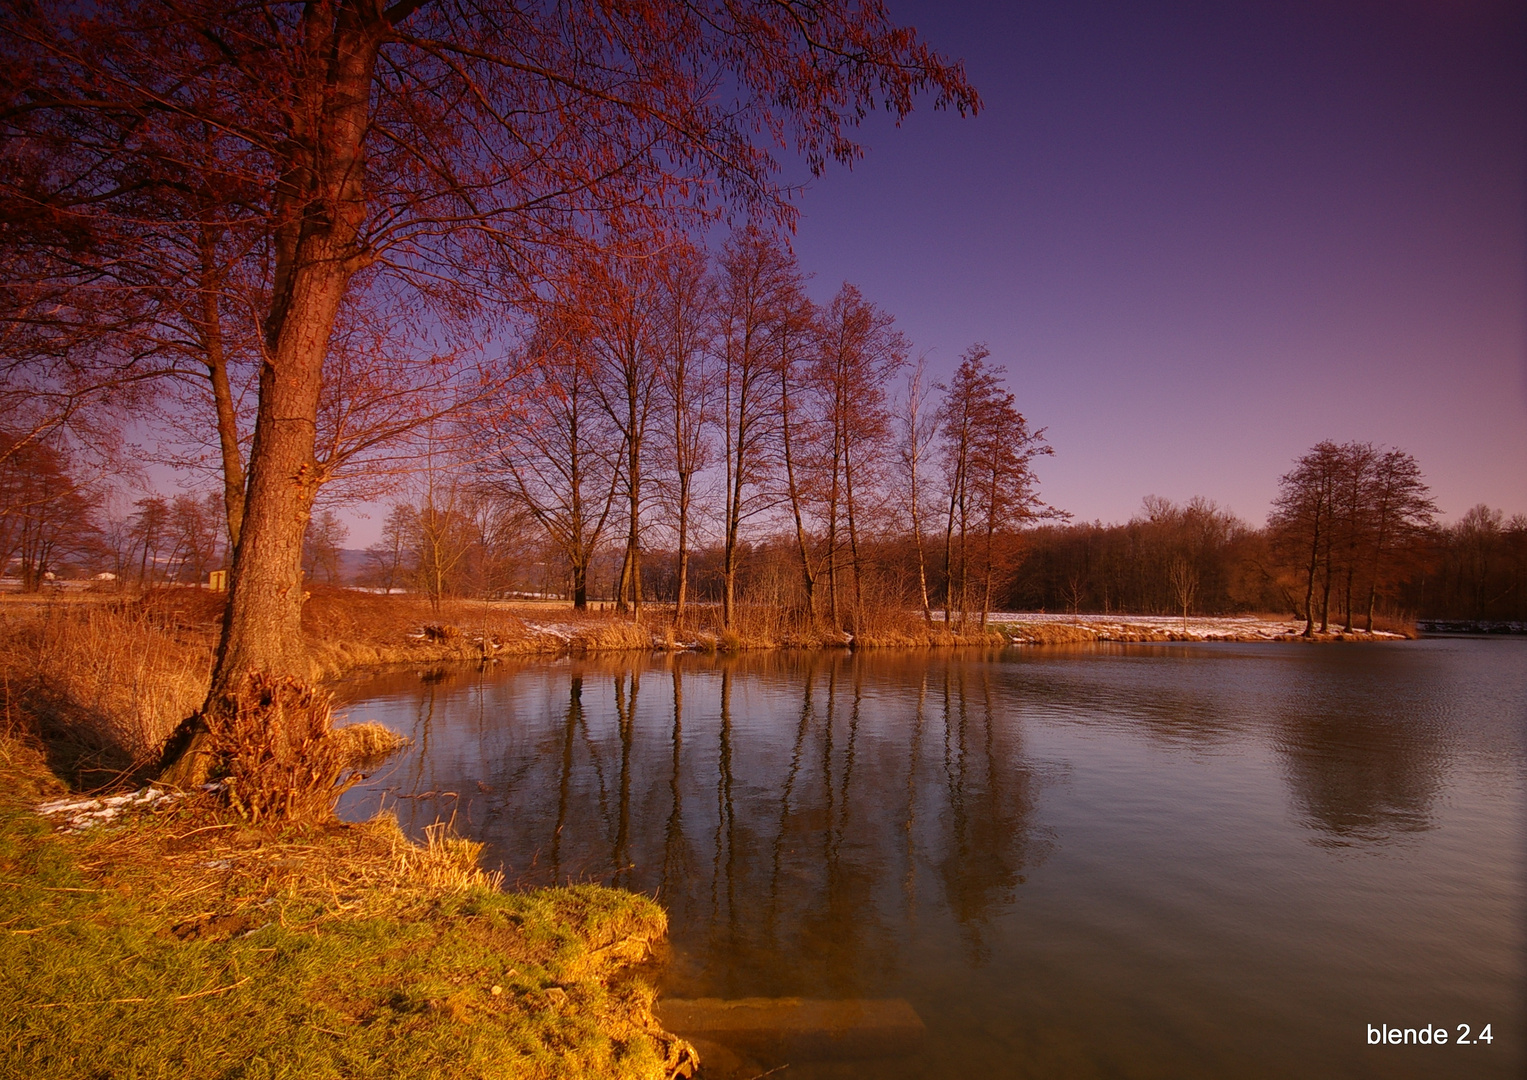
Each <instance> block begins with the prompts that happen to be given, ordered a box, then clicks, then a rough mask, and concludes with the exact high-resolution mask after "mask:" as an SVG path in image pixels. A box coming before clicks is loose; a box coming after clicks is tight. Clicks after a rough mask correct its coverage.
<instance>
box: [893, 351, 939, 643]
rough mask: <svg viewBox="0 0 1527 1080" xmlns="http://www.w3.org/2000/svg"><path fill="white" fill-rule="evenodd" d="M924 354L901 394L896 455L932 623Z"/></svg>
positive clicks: (929, 430)
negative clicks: (925, 517) (925, 515)
mask: <svg viewBox="0 0 1527 1080" xmlns="http://www.w3.org/2000/svg"><path fill="white" fill-rule="evenodd" d="M927 378H928V377H927V370H926V363H925V358H924V357H921V356H920V357H918V359H917V364H916V365H915V366H914V367H913V368H912V373H911V375H910V376H908V378H907V392H906V396H905V397H903V398H902V402H901V415H900V416H899V417H898V419H899V421H900V428H901V430H900V445H899V447H898V456H899V458H900V462H901V468H902V472H903V475H904V476H905V477H906V483H907V488H906V491H907V511H908V515H909V517H910V519H911V522H912V542H913V544H914V546H915V547H916V550H917V589H918V597H919V599H920V600H921V601H922V607H923V622H924V623H926V624H928V625H932V623H933V611H932V608H931V606H930V605H929V603H928V560H927V557H926V554H925V552H924V549H923V523H922V499H923V490H922V469H923V462H924V461H925V460H926V458H927V456H928V452H929V447H930V445H931V443H932V440H933V434H934V427H933V421H934V417H933V414H932V413H930V412H929V410H928V393H929V389H930V387H929V385H928V381H927Z"/></svg>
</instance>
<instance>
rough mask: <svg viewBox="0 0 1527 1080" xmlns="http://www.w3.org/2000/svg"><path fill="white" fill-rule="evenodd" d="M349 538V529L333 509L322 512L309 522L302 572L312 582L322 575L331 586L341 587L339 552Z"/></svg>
mask: <svg viewBox="0 0 1527 1080" xmlns="http://www.w3.org/2000/svg"><path fill="white" fill-rule="evenodd" d="M349 535H350V527H349V526H348V525H346V524H345V523H344V522H343V521H341V520H340V519H339V515H338V514H336V513H335V512H334V511H333V510H322V511H320V512H318V513H316V514H314V515H313V516H312V517H311V518H310V519H309V520H308V527H307V532H306V533H304V534H303V537H302V572H303V574H305V575H306V576H307V579H308V580H309V581H316V580H318V577H319V575H320V574H321V575H323V577H324V579H325V580H326V581H327V582H328V583H329V584H330V585H337V584H339V582H340V562H339V560H340V553H341V551H342V550H343V548H344V543H345V540H346V539H347V538H348V537H349Z"/></svg>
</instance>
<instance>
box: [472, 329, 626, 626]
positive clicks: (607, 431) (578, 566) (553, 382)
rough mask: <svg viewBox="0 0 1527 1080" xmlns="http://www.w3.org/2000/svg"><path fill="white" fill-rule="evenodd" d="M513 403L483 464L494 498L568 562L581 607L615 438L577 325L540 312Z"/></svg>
mask: <svg viewBox="0 0 1527 1080" xmlns="http://www.w3.org/2000/svg"><path fill="white" fill-rule="evenodd" d="M544 315H545V318H544V319H543V324H542V331H541V333H540V334H539V335H538V336H537V337H536V338H535V339H534V340H533V342H532V344H531V355H532V356H533V357H534V363H532V364H531V365H530V366H529V368H528V370H527V371H526V374H525V375H524V377H523V378H522V379H521V380H520V381H519V382H518V383H517V384H516V385H515V397H516V398H517V399H519V400H520V401H521V402H523V404H518V405H516V406H515V407H514V408H513V409H511V410H510V411H508V412H507V413H506V414H503V415H500V416H499V417H497V418H496V432H495V434H496V438H497V444H498V445H497V452H496V453H495V455H494V456H493V458H492V459H491V460H490V461H489V462H487V463H486V464H485V465H484V472H485V477H486V480H487V482H488V484H489V485H490V486H491V488H492V489H493V490H494V491H496V492H497V493H498V494H499V496H500V497H502V498H507V499H509V500H510V501H512V502H514V503H515V504H517V505H519V506H522V507H523V508H524V509H525V510H526V512H528V513H529V514H530V516H531V517H532V518H534V520H535V521H536V522H537V524H539V525H540V526H541V528H542V529H543V530H545V532H546V536H547V538H548V539H549V540H550V541H551V542H552V544H553V545H554V546H555V547H556V549H557V550H558V551H559V552H560V553H561V555H562V557H563V558H564V560H565V561H566V563H567V568H568V574H569V577H570V579H571V590H570V591H571V593H572V598H573V606H574V607H575V608H577V609H579V610H583V609H584V608H586V607H587V606H588V575H589V564H590V563H591V562H592V561H593V558H594V554H595V552H596V551H597V549H598V547H599V542H600V539H601V538H602V536H603V534H604V529H605V525H606V524H607V522H608V521H609V517H610V511H611V508H612V506H613V504H614V499H615V492H616V485H617V484H618V483H619V482H620V472H619V470H618V469H616V468H615V467H614V459H615V456H616V454H617V453H618V452H619V449H620V440H619V436H618V434H617V433H616V432H614V431H613V430H612V428H611V426H610V424H609V418H608V416H607V415H606V414H605V412H604V410H602V409H601V408H600V406H599V400H598V396H597V393H596V391H595V389H594V376H593V372H592V371H591V370H590V366H589V362H588V359H587V355H586V353H585V352H584V351H583V349H582V347H581V343H580V342H579V340H578V337H577V333H576V327H571V328H570V327H569V326H567V324H566V323H564V322H562V321H560V320H559V318H558V316H557V314H556V312H555V311H553V310H548V311H546V312H545V313H544Z"/></svg>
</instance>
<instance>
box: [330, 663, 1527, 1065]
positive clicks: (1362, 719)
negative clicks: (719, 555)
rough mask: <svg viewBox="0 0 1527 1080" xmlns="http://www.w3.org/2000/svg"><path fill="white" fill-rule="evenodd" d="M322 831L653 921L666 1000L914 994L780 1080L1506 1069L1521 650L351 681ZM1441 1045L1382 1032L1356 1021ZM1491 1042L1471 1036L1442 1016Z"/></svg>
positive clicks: (1523, 710) (1521, 875)
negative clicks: (366, 836)
mask: <svg viewBox="0 0 1527 1080" xmlns="http://www.w3.org/2000/svg"><path fill="white" fill-rule="evenodd" d="M348 694H349V697H350V699H351V700H352V701H353V702H354V704H353V706H352V707H351V709H350V711H349V716H350V717H351V718H353V719H377V720H380V721H381V722H383V723H385V724H387V725H388V726H389V727H392V728H394V729H395V730H398V731H400V732H402V733H404V734H406V735H409V736H410V737H412V738H413V739H414V741H415V742H414V747H413V749H412V750H410V751H409V752H408V753H406V754H405V755H404V756H402V757H401V758H400V759H398V760H397V761H395V762H394V763H393V764H392V765H391V766H390V767H389V768H388V769H387V770H385V771H384V772H383V773H380V774H378V775H377V776H376V777H373V778H372V780H371V781H370V782H369V783H368V784H367V785H365V786H364V787H361V788H357V789H354V790H352V791H351V792H350V793H349V794H348V795H347V796H346V797H345V801H344V803H343V804H342V807H341V809H342V812H344V813H345V814H347V815H349V816H352V817H360V816H366V815H369V814H370V813H373V812H374V811H375V810H376V809H377V807H378V805H379V804H385V805H386V806H387V807H388V808H391V809H393V810H395V811H396V813H397V814H398V816H399V818H400V819H401V820H402V822H403V823H404V826H405V827H406V828H408V829H410V830H412V831H414V832H415V833H417V832H419V831H420V830H422V828H423V827H424V826H425V825H428V824H430V823H431V822H433V821H435V820H437V819H442V818H451V817H452V816H453V815H454V819H455V824H456V828H457V829H458V831H460V832H462V833H464V834H466V835H469V836H472V837H474V838H476V839H480V840H484V841H486V842H488V844H489V845H490V848H489V856H488V861H489V862H491V863H494V864H498V865H501V866H502V867H503V869H504V870H505V872H506V874H507V876H508V878H509V880H510V882H512V883H519V884H523V885H535V884H544V883H551V882H565V881H569V880H572V881H597V882H602V883H606V884H612V885H618V886H621V887H625V888H630V889H635V890H639V891H642V892H646V893H648V894H650V895H655V896H656V897H657V898H658V899H659V900H660V901H661V902H662V903H663V904H664V905H665V906H666V907H667V909H668V911H669V913H670V918H671V928H672V937H673V941H674V946H675V952H676V957H675V961H674V963H673V964H672V965H671V968H670V970H669V972H668V975H667V976H666V985H665V986H664V987H663V990H664V992H666V993H669V994H672V995H674V996H682V997H699V996H718V997H745V996H792V995H798V996H805V997H829V998H840V997H902V998H906V999H907V1000H909V1001H910V1002H911V1003H912V1004H913V1005H914V1007H915V1008H916V1009H917V1011H918V1012H919V1014H920V1015H921V1016H922V1017H923V1019H924V1020H925V1021H926V1023H927V1025H928V1031H929V1036H928V1041H927V1046H926V1049H925V1051H924V1052H923V1053H921V1054H919V1055H917V1056H915V1057H910V1058H904V1059H897V1060H891V1061H877V1062H864V1063H837V1064H830V1065H829V1064H813V1063H804V1062H792V1063H790V1065H791V1067H790V1068H789V1069H788V1070H787V1071H786V1072H783V1073H780V1074H776V1075H782V1076H790V1077H819V1076H820V1077H828V1076H831V1077H960V1078H968V1077H970V1076H991V1077H1030V1076H1033V1077H1040V1076H1044V1077H1093V1076H1097V1077H1105V1076H1106V1077H1224V1076H1242V1077H1286V1076H1330V1077H1386V1078H1387V1077H1423V1076H1424V1077H1454V1076H1456V1077H1515V1076H1519V1075H1522V1073H1523V1071H1524V1064H1527V1053H1524V1044H1523V1019H1524V1013H1527V1006H1524V1002H1527V996H1524V956H1527V953H1524V943H1527V934H1524V922H1523V918H1522V916H1523V897H1524V894H1527V893H1524V880H1527V857H1524V851H1523V824H1524V806H1527V748H1524V747H1527V736H1524V725H1527V641H1523V640H1520V639H1515V640H1512V639H1506V640H1502V639H1494V640H1472V639H1430V640H1425V641H1420V642H1409V643H1403V644H1377V645H1357V644H1344V645H1339V646H1323V647H1317V646H1302V645H1288V644H1269V645H1212V644H1209V645H1189V646H1175V645H1173V646H1162V645H1157V646H1151V645H1143V646H1091V647H1085V648H1071V649H1059V648H1032V649H1026V650H1017V649H1011V650H1005V651H1001V652H992V653H949V652H944V653H922V652H916V653H913V652H895V653H891V652H887V653H877V652H861V653H855V654H848V653H801V654H769V655H760V656H743V657H738V658H733V659H723V660H717V659H713V658H704V657H698V656H679V657H653V658H648V657H643V658H640V659H630V658H619V659H608V658H595V659H583V660H577V659H575V660H561V661H556V662H547V661H541V662H536V663H527V664H525V665H522V666H511V667H495V668H489V669H487V670H485V671H481V672H478V671H457V672H445V673H432V674H427V675H425V676H424V677H422V678H421V675H420V674H419V673H408V674H403V675H393V676H389V677H387V678H384V679H379V680H375V681H372V682H368V683H364V684H357V685H354V686H351V687H350V688H348ZM1385 1024H1387V1025H1390V1026H1399V1027H1420V1026H1422V1025H1434V1026H1440V1027H1442V1028H1445V1029H1446V1030H1447V1031H1448V1033H1449V1036H1450V1038H1449V1042H1448V1044H1447V1045H1446V1046H1421V1047H1417V1046H1369V1045H1368V1044H1367V1029H1368V1026H1369V1025H1376V1026H1379V1025H1385ZM1461 1024H1467V1025H1469V1027H1470V1031H1471V1033H1473V1034H1477V1033H1478V1032H1479V1030H1480V1029H1481V1028H1482V1027H1483V1026H1484V1025H1485V1024H1489V1025H1490V1026H1491V1035H1492V1036H1493V1040H1494V1041H1493V1042H1491V1043H1476V1044H1474V1045H1470V1046H1459V1045H1457V1044H1456V1039H1457V1037H1458V1034H1459V1030H1458V1025H1461Z"/></svg>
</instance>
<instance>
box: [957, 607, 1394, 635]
mask: <svg viewBox="0 0 1527 1080" xmlns="http://www.w3.org/2000/svg"><path fill="white" fill-rule="evenodd" d="M987 621H988V622H992V623H999V624H1002V625H1003V626H1004V628H1005V629H1007V631H1008V632H1009V633H1011V634H1012V635H1013V639H1014V640H1015V641H1028V642H1035V643H1038V642H1046V641H1055V640H1062V638H1061V637H1060V634H1059V633H1058V632H1059V631H1062V629H1063V628H1074V629H1075V630H1076V631H1078V632H1079V633H1080V635H1081V636H1082V637H1083V638H1087V639H1091V640H1094V641H1142V640H1144V641H1288V640H1290V639H1293V638H1297V637H1301V636H1303V634H1304V620H1302V619H1267V618H1261V617H1258V616H1256V615H1214V616H1210V615H1190V616H1189V617H1188V618H1186V619H1184V618H1182V617H1181V616H1171V615H1057V614H1050V613H1039V612H1009V611H1004V612H996V613H994V614H992V615H988V616H987ZM1026 627H1032V628H1033V632H1032V633H1025V632H1024V628H1026ZM1317 636H1318V637H1321V638H1322V639H1342V640H1350V641H1403V640H1404V636H1403V635H1401V634H1391V633H1387V632H1385V631H1382V630H1378V631H1375V632H1373V633H1372V634H1369V633H1367V632H1366V631H1362V630H1357V631H1354V632H1352V633H1350V634H1343V633H1341V632H1340V631H1339V630H1332V632H1331V633H1328V634H1324V635H1317Z"/></svg>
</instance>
